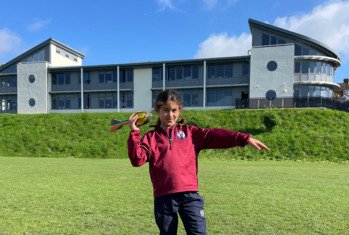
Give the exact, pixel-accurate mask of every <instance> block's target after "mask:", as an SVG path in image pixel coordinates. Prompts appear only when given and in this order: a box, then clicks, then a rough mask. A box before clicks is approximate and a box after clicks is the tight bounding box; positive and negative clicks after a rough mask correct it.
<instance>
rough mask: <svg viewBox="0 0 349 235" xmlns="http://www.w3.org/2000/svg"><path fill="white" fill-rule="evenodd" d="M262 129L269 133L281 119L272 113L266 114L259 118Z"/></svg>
mask: <svg viewBox="0 0 349 235" xmlns="http://www.w3.org/2000/svg"><path fill="white" fill-rule="evenodd" d="M261 119H262V123H263V125H264V127H265V128H266V129H267V130H269V131H271V130H272V129H273V128H274V127H275V126H276V125H280V124H281V117H280V116H279V115H278V114H277V113H274V112H268V113H266V114H264V115H262V117H261Z"/></svg>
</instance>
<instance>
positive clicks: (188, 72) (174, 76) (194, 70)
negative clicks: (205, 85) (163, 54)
mask: <svg viewBox="0 0 349 235" xmlns="http://www.w3.org/2000/svg"><path fill="white" fill-rule="evenodd" d="M198 77H199V68H198V66H197V65H187V66H173V67H168V68H167V80H168V81H174V80H182V79H185V80H190V79H198Z"/></svg>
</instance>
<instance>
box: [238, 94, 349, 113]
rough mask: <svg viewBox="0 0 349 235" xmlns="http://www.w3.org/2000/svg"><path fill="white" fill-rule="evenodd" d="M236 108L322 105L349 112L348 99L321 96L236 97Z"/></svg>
mask: <svg viewBox="0 0 349 235" xmlns="http://www.w3.org/2000/svg"><path fill="white" fill-rule="evenodd" d="M235 104H236V108H237V109H247V108H250V109H260V108H305V107H309V108H311V107H319V108H320V107H323V108H328V109H336V110H340V111H345V112H349V101H341V100H334V99H330V98H323V97H309V98H292V97H290V98H276V99H274V100H267V99H249V100H248V99H236V100H235Z"/></svg>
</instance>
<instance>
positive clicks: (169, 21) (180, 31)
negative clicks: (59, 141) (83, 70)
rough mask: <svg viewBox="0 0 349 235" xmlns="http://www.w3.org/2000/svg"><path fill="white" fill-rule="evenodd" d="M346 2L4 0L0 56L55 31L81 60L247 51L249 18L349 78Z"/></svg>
mask: <svg viewBox="0 0 349 235" xmlns="http://www.w3.org/2000/svg"><path fill="white" fill-rule="evenodd" d="M348 12H349V1H323V0H307V1H304V0H263V1H260V0H255V1H254V0H142V1H139V0H127V1H115V0H99V1H93V0H84V1H82V0H75V1H67V0H60V1H57V0H53V1H46V0H45V1H44V0H36V1H22V0H21V1H19V0H12V1H5V2H4V3H2V4H1V14H0V62H2V63H5V62H7V61H9V60H11V59H13V58H14V57H16V56H18V55H19V54H21V53H23V52H25V51H26V50H28V49H30V48H31V47H33V46H35V45H37V44H39V43H41V42H42V41H45V40H46V39H48V38H51V37H52V38H54V39H55V40H57V41H60V42H62V43H63V44H65V45H67V46H69V47H71V48H73V49H75V50H77V51H79V52H81V53H83V54H84V55H85V59H84V61H83V64H84V65H98V64H115V63H133V62H148V61H161V60H176V59H192V58H204V57H219V56H239V55H246V54H247V51H248V50H249V49H250V48H251V34H250V30H249V26H248V19H249V18H252V19H255V20H258V21H262V22H265V23H269V24H272V25H275V26H278V27H281V28H284V29H287V30H291V31H294V32H297V33H300V34H303V35H306V36H308V37H311V38H313V39H315V40H318V41H320V42H322V43H324V44H325V45H327V46H328V47H330V48H332V49H333V50H334V51H335V52H336V53H337V54H338V55H339V56H340V58H341V61H342V66H341V67H340V68H338V69H337V71H336V75H335V81H336V82H342V81H343V78H345V77H349V13H348Z"/></svg>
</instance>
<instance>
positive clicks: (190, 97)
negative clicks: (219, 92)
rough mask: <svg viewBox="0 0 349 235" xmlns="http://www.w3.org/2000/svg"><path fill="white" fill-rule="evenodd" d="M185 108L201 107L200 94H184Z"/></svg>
mask: <svg viewBox="0 0 349 235" xmlns="http://www.w3.org/2000/svg"><path fill="white" fill-rule="evenodd" d="M183 101H184V107H196V106H199V94H198V93H195V92H192V91H190V92H183Z"/></svg>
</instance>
